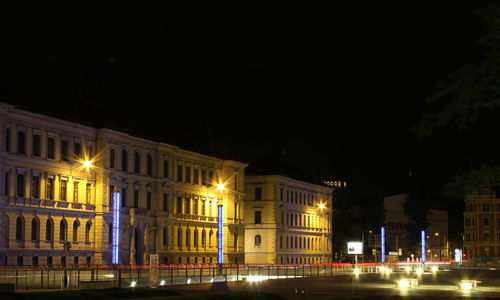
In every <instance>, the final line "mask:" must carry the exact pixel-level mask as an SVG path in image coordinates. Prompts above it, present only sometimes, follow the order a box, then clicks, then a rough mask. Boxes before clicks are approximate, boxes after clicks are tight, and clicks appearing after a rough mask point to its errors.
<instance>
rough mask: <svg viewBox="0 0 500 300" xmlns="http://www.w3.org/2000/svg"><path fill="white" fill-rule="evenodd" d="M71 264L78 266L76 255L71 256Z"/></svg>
mask: <svg viewBox="0 0 500 300" xmlns="http://www.w3.org/2000/svg"><path fill="white" fill-rule="evenodd" d="M73 264H74V265H75V266H78V256H75V257H74V258H73Z"/></svg>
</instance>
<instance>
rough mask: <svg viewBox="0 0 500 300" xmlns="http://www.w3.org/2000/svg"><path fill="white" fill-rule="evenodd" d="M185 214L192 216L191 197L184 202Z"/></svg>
mask: <svg viewBox="0 0 500 300" xmlns="http://www.w3.org/2000/svg"><path fill="white" fill-rule="evenodd" d="M184 213H185V214H186V215H189V214H191V199H190V198H189V197H186V199H185V200H184Z"/></svg>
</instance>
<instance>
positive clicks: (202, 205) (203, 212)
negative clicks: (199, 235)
mask: <svg viewBox="0 0 500 300" xmlns="http://www.w3.org/2000/svg"><path fill="white" fill-rule="evenodd" d="M206 203H207V201H206V200H205V199H201V215H202V216H204V215H205V213H206V209H207V208H206Z"/></svg>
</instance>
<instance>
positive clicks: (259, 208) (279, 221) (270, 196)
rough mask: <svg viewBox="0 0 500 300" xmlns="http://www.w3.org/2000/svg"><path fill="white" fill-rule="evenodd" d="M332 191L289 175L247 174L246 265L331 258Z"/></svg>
mask: <svg viewBox="0 0 500 300" xmlns="http://www.w3.org/2000/svg"><path fill="white" fill-rule="evenodd" d="M332 197H333V189H332V188H329V187H326V186H321V185H315V184H310V183H306V182H303V181H299V180H294V179H291V178H287V177H283V176H278V175H269V176H246V177H245V214H244V215H245V263H250V264H252V263H262V264H274V263H279V264H281V263H299V264H300V263H320V262H332V243H331V241H332V219H331V218H332Z"/></svg>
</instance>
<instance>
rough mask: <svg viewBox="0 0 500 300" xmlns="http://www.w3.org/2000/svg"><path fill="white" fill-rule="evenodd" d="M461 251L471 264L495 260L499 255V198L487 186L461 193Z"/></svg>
mask: <svg viewBox="0 0 500 300" xmlns="http://www.w3.org/2000/svg"><path fill="white" fill-rule="evenodd" d="M463 239H464V241H463V243H464V249H463V250H464V254H465V255H466V257H465V258H466V259H469V261H472V262H473V263H475V264H481V263H487V262H489V261H495V262H496V261H497V260H498V257H499V256H500V242H499V241H500V198H497V196H496V192H495V190H494V189H492V188H491V187H490V186H487V185H484V186H481V187H480V188H479V189H478V190H476V191H474V192H473V193H472V194H471V195H467V196H466V197H465V211H464V236H463Z"/></svg>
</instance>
